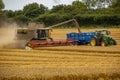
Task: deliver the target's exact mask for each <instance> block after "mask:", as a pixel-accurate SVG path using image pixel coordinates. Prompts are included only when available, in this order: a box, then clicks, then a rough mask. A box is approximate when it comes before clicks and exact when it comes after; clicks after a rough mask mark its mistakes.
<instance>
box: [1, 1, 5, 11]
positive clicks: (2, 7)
mask: <svg viewBox="0 0 120 80" xmlns="http://www.w3.org/2000/svg"><path fill="white" fill-rule="evenodd" d="M4 7H5V5H4V3H3V1H2V0H0V10H1V9H4Z"/></svg>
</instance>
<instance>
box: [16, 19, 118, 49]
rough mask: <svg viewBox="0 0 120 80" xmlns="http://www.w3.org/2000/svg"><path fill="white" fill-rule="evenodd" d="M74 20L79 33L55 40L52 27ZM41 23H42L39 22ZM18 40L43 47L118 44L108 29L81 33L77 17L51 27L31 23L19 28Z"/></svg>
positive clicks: (31, 45) (28, 45)
mask: <svg viewBox="0 0 120 80" xmlns="http://www.w3.org/2000/svg"><path fill="white" fill-rule="evenodd" d="M70 22H74V24H75V27H76V28H77V29H78V33H75V32H74V33H73V32H72V33H67V34H66V40H54V39H53V38H52V37H51V31H52V28H55V27H58V26H61V25H64V24H67V23H70ZM39 25H41V24H39ZM16 36H17V40H19V41H20V42H21V41H22V42H25V46H26V48H34V47H42V46H60V45H81V44H90V45H91V46H108V45H116V44H117V43H116V41H115V40H114V39H113V38H112V37H110V32H109V31H107V30H98V31H95V32H83V33H81V30H80V26H79V24H78V22H77V21H76V20H75V19H71V20H67V21H64V22H61V23H58V24H55V25H52V26H49V27H45V26H44V25H41V26H40V27H39V26H36V25H30V27H28V28H20V29H17V35H16Z"/></svg>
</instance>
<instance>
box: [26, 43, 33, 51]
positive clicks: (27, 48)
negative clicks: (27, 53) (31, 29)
mask: <svg viewBox="0 0 120 80" xmlns="http://www.w3.org/2000/svg"><path fill="white" fill-rule="evenodd" d="M25 49H26V50H32V48H31V47H30V44H29V42H28V43H27V44H26V45H25Z"/></svg>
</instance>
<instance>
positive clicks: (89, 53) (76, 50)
mask: <svg viewBox="0 0 120 80" xmlns="http://www.w3.org/2000/svg"><path fill="white" fill-rule="evenodd" d="M95 30H97V29H82V32H89V31H95ZM107 30H109V31H111V35H112V36H113V38H115V39H116V40H117V43H118V45H117V46H109V47H100V46H97V47H92V46H89V45H80V46H54V47H39V48H35V49H34V50H31V51H28V50H24V49H0V78H9V77H21V78H26V77H27V78H36V77H37V78H40V77H41V76H43V77H45V78H47V77H53V76H68V75H76V76H79V75H90V74H95V75H97V74H101V73H103V74H113V73H116V74H118V75H119V76H118V77H119V79H120V74H119V73H120V36H119V34H120V32H119V31H120V29H119V28H118V29H116V28H110V29H107ZM69 32H77V30H76V29H54V30H53V32H52V37H53V38H54V39H56V40H58V39H65V37H66V33H69ZM52 80H54V79H52ZM60 80H61V79H60ZM78 80H79V79H78Z"/></svg>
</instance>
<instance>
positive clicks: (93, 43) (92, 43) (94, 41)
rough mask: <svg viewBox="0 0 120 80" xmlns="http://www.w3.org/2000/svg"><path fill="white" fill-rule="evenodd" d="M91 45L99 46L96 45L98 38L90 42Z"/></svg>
mask: <svg viewBox="0 0 120 80" xmlns="http://www.w3.org/2000/svg"><path fill="white" fill-rule="evenodd" d="M90 45H91V46H96V45H97V43H96V38H92V39H91V40H90Z"/></svg>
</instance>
